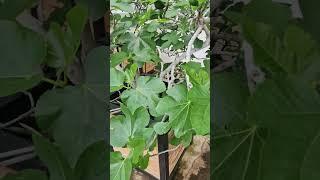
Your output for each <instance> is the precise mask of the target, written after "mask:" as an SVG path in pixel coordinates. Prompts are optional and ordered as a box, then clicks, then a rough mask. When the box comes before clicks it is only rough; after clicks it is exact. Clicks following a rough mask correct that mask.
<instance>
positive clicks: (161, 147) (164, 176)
mask: <svg viewBox="0 0 320 180" xmlns="http://www.w3.org/2000/svg"><path fill="white" fill-rule="evenodd" d="M168 148H169V141H168V134H164V135H159V136H158V152H162V151H166V150H168ZM159 168H160V180H169V154H168V152H167V153H163V154H160V155H159Z"/></svg>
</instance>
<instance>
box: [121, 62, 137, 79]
mask: <svg viewBox="0 0 320 180" xmlns="http://www.w3.org/2000/svg"><path fill="white" fill-rule="evenodd" d="M137 70H138V65H137V64H132V65H130V67H129V68H128V69H126V70H125V72H124V74H125V76H126V80H125V81H126V83H129V84H132V83H133V81H134V78H135V76H136V74H137Z"/></svg>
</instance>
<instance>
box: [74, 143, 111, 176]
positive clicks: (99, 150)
mask: <svg viewBox="0 0 320 180" xmlns="http://www.w3.org/2000/svg"><path fill="white" fill-rule="evenodd" d="M108 153H109V151H108V148H107V144H106V142H105V141H99V142H96V143H94V144H92V145H90V146H89V147H88V148H87V149H86V150H85V151H84V152H83V153H82V154H81V156H80V158H79V159H78V161H77V165H76V167H75V169H74V172H75V177H76V179H78V180H101V179H107V178H108V177H107V175H108V166H109V162H108V161H107V157H108Z"/></svg>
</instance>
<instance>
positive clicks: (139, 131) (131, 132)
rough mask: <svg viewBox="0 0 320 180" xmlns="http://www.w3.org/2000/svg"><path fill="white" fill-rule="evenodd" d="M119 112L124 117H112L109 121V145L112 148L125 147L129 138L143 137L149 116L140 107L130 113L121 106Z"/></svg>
mask: <svg viewBox="0 0 320 180" xmlns="http://www.w3.org/2000/svg"><path fill="white" fill-rule="evenodd" d="M121 110H122V112H123V113H124V114H125V116H122V115H119V116H114V117H112V118H111V120H110V144H111V145H112V146H114V147H123V146H125V145H126V144H127V143H128V142H129V140H130V138H134V137H136V136H143V134H144V132H145V131H147V130H148V129H147V128H145V127H146V126H147V125H148V124H149V120H150V116H149V113H148V111H147V110H146V109H145V108H144V107H140V108H138V109H136V110H135V112H134V113H131V112H130V110H129V109H128V108H127V107H126V106H125V105H123V104H122V105H121Z"/></svg>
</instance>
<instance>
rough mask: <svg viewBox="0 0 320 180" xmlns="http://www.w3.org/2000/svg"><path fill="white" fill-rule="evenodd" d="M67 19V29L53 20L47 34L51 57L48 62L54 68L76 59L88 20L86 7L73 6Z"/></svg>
mask: <svg viewBox="0 0 320 180" xmlns="http://www.w3.org/2000/svg"><path fill="white" fill-rule="evenodd" d="M66 21H67V25H68V28H67V30H66V31H63V30H62V27H60V25H59V24H58V23H55V22H52V23H51V24H50V29H49V33H48V35H47V38H48V43H49V44H48V51H49V53H48V54H49V57H48V60H47V62H46V63H47V64H48V65H49V66H51V67H54V68H59V67H64V66H66V65H68V64H70V63H72V62H73V61H74V59H75V54H76V51H77V50H78V47H79V44H80V39H81V33H82V31H83V29H84V26H85V24H86V22H87V10H86V8H85V7H83V6H82V5H77V6H75V7H73V8H72V9H70V10H69V11H68V13H67V14H66Z"/></svg>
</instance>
